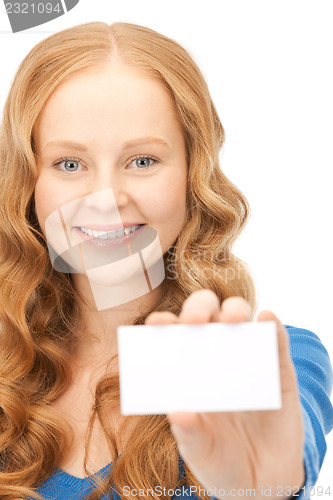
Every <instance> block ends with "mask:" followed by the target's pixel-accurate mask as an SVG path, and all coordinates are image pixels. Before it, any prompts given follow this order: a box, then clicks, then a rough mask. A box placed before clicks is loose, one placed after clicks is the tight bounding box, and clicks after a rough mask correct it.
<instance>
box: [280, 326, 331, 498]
mask: <svg viewBox="0 0 333 500" xmlns="http://www.w3.org/2000/svg"><path fill="white" fill-rule="evenodd" d="M285 327H286V329H287V331H288V333H289V338H290V352H291V357H292V360H293V363H294V366H295V369H296V374H297V380H298V392H299V398H300V402H301V404H302V414H303V421H304V430H305V440H304V452H303V453H304V454H303V457H304V468H305V483H304V485H303V488H302V489H301V490H300V492H299V496H298V499H299V500H308V499H310V497H311V495H310V493H311V487H312V486H314V485H315V483H316V481H317V479H318V476H319V472H320V468H321V466H322V464H323V461H324V457H325V454H326V450H327V445H326V440H325V435H326V434H328V433H329V432H330V431H331V430H332V427H333V408H332V404H331V401H330V395H331V391H332V382H333V375H332V365H331V362H330V357H329V355H328V352H327V350H326V349H325V347H324V346H323V344H322V343H321V341H320V339H319V337H317V335H315V334H314V333H313V332H311V331H309V330H304V329H303V328H295V327H293V326H289V325H285ZM291 498H297V497H291Z"/></svg>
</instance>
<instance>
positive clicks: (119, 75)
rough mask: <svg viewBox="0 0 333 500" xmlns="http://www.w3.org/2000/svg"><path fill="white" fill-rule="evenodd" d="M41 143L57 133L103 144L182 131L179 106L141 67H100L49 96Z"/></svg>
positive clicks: (40, 123) (38, 131) (38, 134)
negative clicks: (112, 140) (103, 141)
mask: <svg viewBox="0 0 333 500" xmlns="http://www.w3.org/2000/svg"><path fill="white" fill-rule="evenodd" d="M34 130H35V139H36V141H37V143H43V142H45V141H48V140H52V139H54V138H55V137H56V138H58V137H59V136H61V137H64V136H65V137H67V138H72V139H75V137H77V136H78V135H79V136H80V137H79V138H80V140H81V141H82V140H87V141H90V142H94V141H95V142H96V143H98V142H100V141H101V140H103V139H104V138H105V139H107V140H110V138H111V137H112V138H115V140H116V139H117V138H118V139H121V138H123V137H125V136H126V137H127V136H133V137H136V136H142V135H156V134H159V135H161V136H166V137H167V138H168V139H169V140H172V139H173V138H175V137H176V136H177V135H179V132H180V125H179V123H178V119H177V113H176V109H175V106H174V103H173V100H172V98H171V96H170V95H169V94H168V92H167V90H166V89H165V88H164V87H163V85H162V83H161V82H159V81H157V80H156V79H153V78H152V77H150V76H149V75H147V74H146V73H144V72H142V71H139V70H137V69H133V68H129V67H124V66H120V65H116V66H114V65H111V64H109V65H105V66H102V67H95V68H91V69H89V71H85V72H81V73H79V74H76V75H74V76H72V77H70V78H69V79H68V80H67V81H65V82H64V83H62V84H61V85H60V86H59V87H57V89H56V90H55V91H54V92H53V94H52V95H51V96H50V97H49V99H48V100H47V102H46V103H45V105H44V106H43V108H42V111H41V113H40V115H39V117H38V120H37V121H36V124H35V127H34Z"/></svg>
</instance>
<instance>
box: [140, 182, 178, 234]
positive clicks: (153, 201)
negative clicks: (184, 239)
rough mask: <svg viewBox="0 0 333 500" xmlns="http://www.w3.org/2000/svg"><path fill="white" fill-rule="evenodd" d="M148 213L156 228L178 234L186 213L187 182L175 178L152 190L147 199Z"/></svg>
mask: <svg viewBox="0 0 333 500" xmlns="http://www.w3.org/2000/svg"><path fill="white" fill-rule="evenodd" d="M145 207H146V209H147V210H146V214H147V216H148V217H149V218H150V219H151V222H152V224H153V225H155V226H156V228H157V229H158V228H160V229H163V230H165V231H168V232H169V231H170V236H171V235H172V237H173V236H174V234H176V235H177V234H178V233H179V231H180V228H181V226H182V224H183V222H184V219H185V213H186V184H185V182H184V181H183V180H182V181H179V182H177V180H176V179H175V180H174V182H168V183H163V184H162V185H161V186H160V187H159V189H153V190H151V192H150V194H149V196H147V197H146V201H145Z"/></svg>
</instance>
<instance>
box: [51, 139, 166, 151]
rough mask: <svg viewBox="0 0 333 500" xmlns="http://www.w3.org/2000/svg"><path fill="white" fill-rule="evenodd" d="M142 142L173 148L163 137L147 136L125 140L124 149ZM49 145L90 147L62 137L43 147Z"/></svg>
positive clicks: (77, 148) (79, 149) (74, 147)
mask: <svg viewBox="0 0 333 500" xmlns="http://www.w3.org/2000/svg"><path fill="white" fill-rule="evenodd" d="M140 144H160V145H161V146H165V147H167V148H169V149H171V147H170V145H169V144H168V143H167V142H166V141H165V140H164V139H161V138H160V137H153V136H147V137H140V138H138V139H133V140H131V141H127V142H125V143H124V146H123V150H124V151H125V150H127V149H130V148H133V147H135V146H139V145H140ZM48 146H63V147H70V148H72V149H76V150H77V151H88V148H87V147H86V146H85V145H84V144H80V143H78V142H73V141H67V140H61V139H59V140H55V141H50V142H48V143H47V144H46V145H45V146H44V148H43V149H46V148H47V147H48Z"/></svg>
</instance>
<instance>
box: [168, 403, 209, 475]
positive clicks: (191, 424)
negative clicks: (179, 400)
mask: <svg viewBox="0 0 333 500" xmlns="http://www.w3.org/2000/svg"><path fill="white" fill-rule="evenodd" d="M167 418H168V420H169V423H170V426H171V431H172V433H173V435H174V437H175V439H176V441H177V445H178V449H179V452H180V454H181V456H182V457H183V459H184V460H185V462H187V463H188V464H193V465H194V464H195V465H197V464H198V463H200V462H201V461H202V458H203V457H205V456H208V453H209V449H210V448H211V440H210V439H208V437H207V433H206V432H205V427H204V423H203V420H202V418H201V415H200V414H199V413H190V412H181V413H180V412H178V413H171V414H169V415H167Z"/></svg>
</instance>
